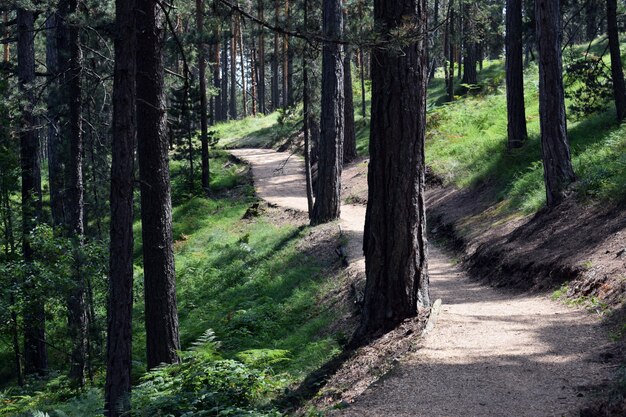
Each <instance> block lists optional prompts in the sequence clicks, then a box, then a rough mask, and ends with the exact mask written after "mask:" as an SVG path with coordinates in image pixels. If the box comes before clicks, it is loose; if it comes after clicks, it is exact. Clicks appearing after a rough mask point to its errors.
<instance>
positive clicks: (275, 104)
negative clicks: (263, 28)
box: [271, 0, 280, 111]
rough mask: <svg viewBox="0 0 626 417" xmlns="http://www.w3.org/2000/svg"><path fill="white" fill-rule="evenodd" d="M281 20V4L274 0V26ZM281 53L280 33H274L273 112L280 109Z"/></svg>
mask: <svg viewBox="0 0 626 417" xmlns="http://www.w3.org/2000/svg"><path fill="white" fill-rule="evenodd" d="M279 19H280V3H279V1H278V0H274V25H275V26H278V24H279ZM279 51H280V37H279V35H278V32H276V31H275V32H274V51H273V53H272V81H271V87H272V111H274V110H276V109H278V108H279V107H280V92H279V86H278V80H279V77H278V55H279Z"/></svg>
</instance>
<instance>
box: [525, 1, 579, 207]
mask: <svg viewBox="0 0 626 417" xmlns="http://www.w3.org/2000/svg"><path fill="white" fill-rule="evenodd" d="M535 15H536V19H537V45H538V49H539V115H540V128H541V155H542V159H543V170H544V181H545V185H546V200H547V204H548V206H549V207H552V206H555V205H557V204H558V203H559V202H560V201H561V200H562V199H563V198H564V196H565V191H566V189H567V187H568V185H569V184H570V183H571V182H573V181H574V180H575V176H574V170H573V169H572V162H571V157H570V150H569V142H568V140H567V123H566V119H565V97H564V92H563V70H562V61H561V59H562V57H561V11H560V9H559V0H537V1H536V3H535Z"/></svg>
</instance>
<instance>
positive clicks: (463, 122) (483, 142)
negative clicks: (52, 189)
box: [426, 65, 626, 213]
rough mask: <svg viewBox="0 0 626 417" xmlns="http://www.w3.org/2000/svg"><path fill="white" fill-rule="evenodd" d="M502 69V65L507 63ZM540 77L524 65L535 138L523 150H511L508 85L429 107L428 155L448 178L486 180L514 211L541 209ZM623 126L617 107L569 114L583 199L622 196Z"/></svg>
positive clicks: (461, 183) (459, 182)
mask: <svg viewBox="0 0 626 417" xmlns="http://www.w3.org/2000/svg"><path fill="white" fill-rule="evenodd" d="M491 68H498V67H491ZM499 68H500V71H501V72H502V71H503V70H504V69H503V67H502V65H500V66H499ZM492 72H493V70H492ZM495 76H496V77H497V78H499V76H497V74H496V75H495ZM537 84H538V76H537V69H536V67H532V66H531V67H530V68H528V69H527V70H526V72H525V103H526V119H527V127H528V133H529V140H528V142H527V143H526V144H525V146H524V147H523V148H521V149H516V150H513V151H507V150H506V141H507V138H506V123H507V115H506V97H505V93H504V89H503V88H499V89H495V90H494V92H493V93H492V94H488V95H477V96H469V97H465V98H462V99H459V100H457V101H455V102H452V103H448V104H444V105H442V106H440V107H437V108H435V109H433V110H432V111H430V112H429V117H428V125H427V129H428V139H427V144H426V158H427V163H428V164H429V165H430V166H432V168H433V170H434V172H435V173H437V174H438V175H440V176H441V177H442V178H443V179H444V180H445V181H446V182H447V183H449V184H454V185H456V186H458V187H462V188H464V187H471V186H474V185H476V184H479V183H484V182H488V183H489V184H490V185H492V186H494V187H495V189H496V191H497V194H498V197H499V199H500V200H503V201H505V202H506V203H507V204H506V205H507V206H508V207H509V208H510V209H512V210H520V211H522V212H525V213H529V212H534V211H536V210H538V209H539V208H541V207H542V206H543V205H544V204H545V191H544V185H543V167H542V163H541V155H540V146H541V145H540V140H539V110H538V106H539V105H538V87H537ZM625 133H626V130H625V128H624V127H619V126H618V125H617V123H616V122H615V115H614V111H613V110H612V109H611V110H607V111H606V112H603V113H600V114H594V115H592V116H589V117H587V118H586V119H584V120H581V121H568V136H569V140H570V144H571V150H572V163H573V166H574V170H575V172H576V174H577V176H578V181H577V183H576V185H575V191H576V193H577V195H578V196H579V197H580V198H582V199H588V198H592V199H601V200H610V201H614V202H623V201H624V199H625V198H626V193H625V191H624V185H626V159H625V157H624V149H625V148H626V134H625Z"/></svg>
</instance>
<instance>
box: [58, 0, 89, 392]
mask: <svg viewBox="0 0 626 417" xmlns="http://www.w3.org/2000/svg"><path fill="white" fill-rule="evenodd" d="M77 10H78V2H77V1H76V0H62V1H60V2H59V9H58V15H57V19H56V23H57V29H56V31H57V39H56V41H57V51H58V54H59V71H60V82H61V88H60V95H61V100H62V105H61V111H60V112H59V116H60V122H59V131H60V137H61V141H62V142H63V143H64V144H65V147H66V149H67V150H69V152H68V153H67V154H66V155H65V157H64V158H63V159H64V161H65V163H64V167H65V170H64V174H65V184H64V191H63V193H62V198H63V200H64V204H63V206H64V215H65V218H64V221H63V226H62V227H63V234H64V235H66V236H67V237H68V238H69V239H70V240H71V242H72V246H73V249H72V251H73V265H72V271H71V274H72V277H71V278H72V287H71V289H70V291H69V295H68V299H67V306H68V329H69V335H70V338H71V340H72V345H73V346H72V353H71V363H70V379H71V380H72V382H73V383H74V384H75V385H77V386H79V387H82V386H83V385H84V384H85V375H86V371H87V337H88V333H87V329H88V322H87V303H86V300H85V277H84V272H83V265H82V262H81V259H82V254H81V252H82V245H83V239H84V236H83V234H84V230H83V216H84V186H83V133H82V119H83V116H82V106H83V103H82V82H81V77H82V65H83V64H82V49H81V44H80V28H79V26H78V23H77V22H76V21H73V19H76V16H75V14H76V12H77ZM62 146H63V145H62Z"/></svg>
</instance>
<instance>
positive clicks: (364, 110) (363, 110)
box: [359, 48, 367, 119]
mask: <svg viewBox="0 0 626 417" xmlns="http://www.w3.org/2000/svg"><path fill="white" fill-rule="evenodd" d="M359 62H360V63H361V65H360V69H361V71H359V77H360V78H361V116H362V117H363V119H365V118H366V117H367V103H366V102H365V60H364V58H363V48H359Z"/></svg>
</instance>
